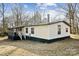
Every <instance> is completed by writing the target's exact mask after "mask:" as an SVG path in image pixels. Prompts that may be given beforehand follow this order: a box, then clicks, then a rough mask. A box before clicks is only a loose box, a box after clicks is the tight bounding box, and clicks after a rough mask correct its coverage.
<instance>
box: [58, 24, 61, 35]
mask: <svg viewBox="0 0 79 59" xmlns="http://www.w3.org/2000/svg"><path fill="white" fill-rule="evenodd" d="M57 33H58V35H60V34H61V25H58V32H57Z"/></svg>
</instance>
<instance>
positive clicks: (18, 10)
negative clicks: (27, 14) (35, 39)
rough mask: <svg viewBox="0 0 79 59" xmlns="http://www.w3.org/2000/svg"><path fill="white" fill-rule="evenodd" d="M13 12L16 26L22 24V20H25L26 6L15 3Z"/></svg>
mask: <svg viewBox="0 0 79 59" xmlns="http://www.w3.org/2000/svg"><path fill="white" fill-rule="evenodd" d="M11 10H12V14H13V17H14V19H15V26H19V25H22V20H23V18H22V17H23V10H24V7H23V5H22V4H13V6H12V8H11Z"/></svg>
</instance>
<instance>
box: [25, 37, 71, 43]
mask: <svg viewBox="0 0 79 59" xmlns="http://www.w3.org/2000/svg"><path fill="white" fill-rule="evenodd" d="M66 38H70V36H66V37H61V38H55V39H50V40H46V39H42V38H36V37H29V36H26V40H32V41H38V42H43V43H52V42H55V41H60V40H64V39H66Z"/></svg>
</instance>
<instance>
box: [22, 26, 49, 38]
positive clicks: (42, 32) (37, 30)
mask: <svg viewBox="0 0 79 59" xmlns="http://www.w3.org/2000/svg"><path fill="white" fill-rule="evenodd" d="M26 28H28V33H26ZM31 28H34V34H31ZM23 34H24V35H27V36H32V37H36V38H42V39H49V29H48V25H45V26H32V27H25V28H23Z"/></svg>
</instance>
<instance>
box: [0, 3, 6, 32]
mask: <svg viewBox="0 0 79 59" xmlns="http://www.w3.org/2000/svg"><path fill="white" fill-rule="evenodd" d="M5 11H6V8H5V4H4V3H1V4H0V15H1V18H2V23H3V33H4V32H6V29H5V25H6V24H5V19H4V18H5Z"/></svg>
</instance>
